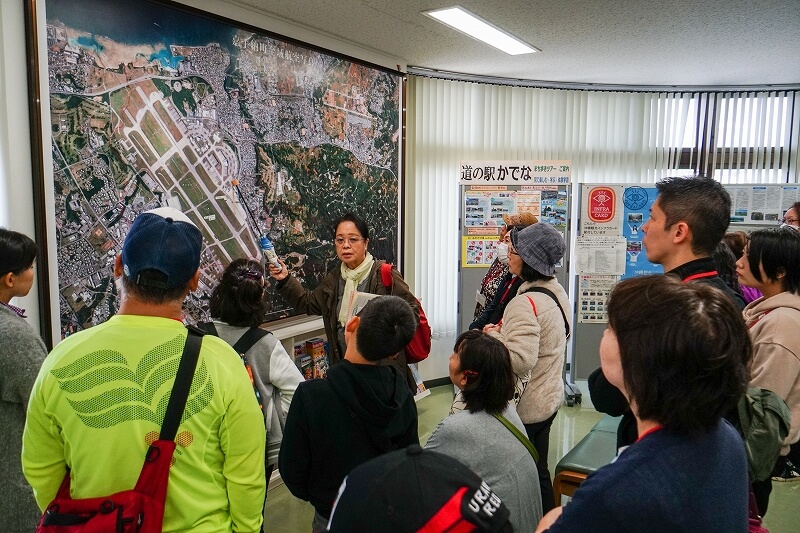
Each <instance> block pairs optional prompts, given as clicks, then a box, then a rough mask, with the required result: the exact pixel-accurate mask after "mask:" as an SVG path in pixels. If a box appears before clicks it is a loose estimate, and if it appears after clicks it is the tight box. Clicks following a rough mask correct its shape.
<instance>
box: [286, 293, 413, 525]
mask: <svg viewBox="0 0 800 533" xmlns="http://www.w3.org/2000/svg"><path fill="white" fill-rule="evenodd" d="M416 327H417V321H416V318H415V315H414V312H413V311H412V310H411V307H410V306H409V305H408V303H406V302H405V301H404V300H403V299H402V298H399V297H397V296H378V297H376V298H373V299H372V300H370V301H369V302H368V303H367V304H366V305H365V306H364V308H363V309H361V311H360V312H359V313H358V314H357V315H356V316H354V317H353V318H351V319H350V320H348V322H347V324H346V325H345V340H346V344H347V350H346V352H345V355H344V359H343V360H342V362H341V363H340V364H338V365H333V366H331V368H330V369H329V370H328V377H327V378H326V379H315V380H311V381H306V382H304V383H301V384H300V386H299V387H298V388H297V392H295V394H294V398H293V399H292V406H291V408H290V409H289V413H288V415H287V418H286V427H285V430H284V436H283V442H282V444H281V451H280V456H279V457H278V468H279V470H280V473H281V477H282V478H283V481H284V483H285V484H286V486H287V487H288V488H289V490H290V491H291V492H292V494H294V495H295V496H297V497H298V498H300V499H302V500H306V501H309V502H311V504H312V505H313V506H314V510H315V514H314V521H313V523H312V530H313V531H320V530H323V529H324V528H325V527H326V526H327V523H328V518H329V517H330V514H331V509H332V507H333V502H334V500H335V499H336V494H337V491H338V489H339V485H341V483H342V480H343V479H344V478H345V476H346V475H347V474H348V473H349V472H350V471H351V470H352V469H353V468H355V467H356V466H358V465H360V464H361V463H364V462H366V461H368V460H369V459H372V458H373V457H377V456H379V455H382V454H384V453H386V452H389V451H392V450H396V449H399V448H404V447H406V446H408V445H409V444H419V434H418V430H417V407H416V404H415V403H414V398H413V396H411V393H410V392H409V390H408V386H407V385H406V380H405V377H404V376H402V375H400V374H399V373H398V372H397V370H396V369H395V368H394V367H393V366H381V365H378V361H380V360H382V359H385V358H387V357H392V356H394V355H396V354H397V353H398V352H400V350H402V349H403V348H404V347H405V346H406V345H407V344H408V343H409V341H410V340H411V338H412V337H413V335H414V331H415V329H416Z"/></svg>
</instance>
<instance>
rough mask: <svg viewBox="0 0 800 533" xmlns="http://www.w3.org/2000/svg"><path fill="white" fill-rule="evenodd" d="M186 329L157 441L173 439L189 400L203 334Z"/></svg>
mask: <svg viewBox="0 0 800 533" xmlns="http://www.w3.org/2000/svg"><path fill="white" fill-rule="evenodd" d="M186 329H187V330H188V331H189V334H188V335H187V336H186V344H184V346H183V354H182V355H181V361H180V363H179V364H178V372H177V374H176V375H175V383H174V384H173V385H172V392H171V393H170V395H169V403H167V411H166V413H165V414H164V422H163V423H162V424H161V434H160V435H159V437H158V438H159V440H174V439H175V434H176V433H177V432H178V425H179V424H180V421H181V418H182V417H183V411H184V409H185V407H186V400H187V399H188V398H189V389H190V388H191V386H192V378H194V371H195V368H196V367H197V359H198V357H199V356H200V345H201V344H202V342H203V335H205V332H204V331H203V330H201V329H199V328H196V327H193V326H187V327H186Z"/></svg>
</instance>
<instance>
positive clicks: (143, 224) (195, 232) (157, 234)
mask: <svg viewBox="0 0 800 533" xmlns="http://www.w3.org/2000/svg"><path fill="white" fill-rule="evenodd" d="M202 246H203V236H202V235H201V234H200V230H199V229H197V226H195V225H194V224H193V223H192V221H191V220H190V219H189V217H187V216H186V215H184V214H183V213H182V212H180V211H178V210H177V209H174V208H172V207H159V208H158V209H152V210H150V211H145V212H144V213H142V214H140V215H139V216H137V217H136V219H135V220H134V221H133V224H131V227H130V230H128V235H127V236H126V237H125V242H124V243H123V244H122V268H123V271H124V272H125V276H126V277H127V278H128V279H130V280H131V281H133V282H134V283H136V284H137V285H143V286H147V287H156V288H160V289H174V288H177V287H183V286H184V285H186V284H187V283H188V282H189V280H190V279H192V276H194V273H195V272H197V269H198V268H199V267H200V252H201V249H202ZM143 270H155V271H157V272H160V273H161V274H163V276H164V279H163V280H158V279H151V278H150V277H144V278H142V277H140V273H141V272H142V271H143Z"/></svg>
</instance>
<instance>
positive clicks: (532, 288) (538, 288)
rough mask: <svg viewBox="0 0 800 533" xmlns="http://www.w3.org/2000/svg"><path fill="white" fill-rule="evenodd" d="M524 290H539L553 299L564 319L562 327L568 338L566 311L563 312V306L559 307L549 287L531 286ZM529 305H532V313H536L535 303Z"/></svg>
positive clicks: (559, 304) (559, 303)
mask: <svg viewBox="0 0 800 533" xmlns="http://www.w3.org/2000/svg"><path fill="white" fill-rule="evenodd" d="M524 292H541V293H542V294H546V295H548V296H549V297H550V298H552V299H553V301H554V302H555V303H556V307H558V310H559V311H561V317H562V318H563V319H564V329H565V331H566V332H567V338H569V336H570V333H571V332H570V330H569V322H567V315H566V313H564V308H563V307H561V302H559V301H558V298H557V297H556V295H555V294H553V291H551V290H550V289H545V288H544V287H531V288H530V289H528V290H526V291H524ZM531 305H533V306H534V307H533V312H534V314H536V306H535V304H533V303H531Z"/></svg>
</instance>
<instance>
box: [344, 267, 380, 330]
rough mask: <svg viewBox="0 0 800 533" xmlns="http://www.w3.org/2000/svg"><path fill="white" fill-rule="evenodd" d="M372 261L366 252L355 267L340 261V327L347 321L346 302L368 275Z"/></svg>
mask: <svg viewBox="0 0 800 533" xmlns="http://www.w3.org/2000/svg"><path fill="white" fill-rule="evenodd" d="M374 262H375V260H374V259H373V258H372V254H371V253H369V252H367V256H366V257H365V258H364V260H363V261H362V262H361V264H360V265H358V266H357V267H356V268H353V269H350V268H347V265H345V264H344V263H342V279H343V280H344V281H345V283H344V294H343V295H342V306H341V307H340V308H339V324H341V325H342V327H344V326H345V322H346V321H347V307H348V306H347V303H348V302H349V301H350V296H351V295H352V293H353V291H355V290H356V287H358V284H359V283H361V282H362V281H364V278H366V277H367V276H368V275H369V273H370V271H371V270H372V264H373V263H374Z"/></svg>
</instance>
